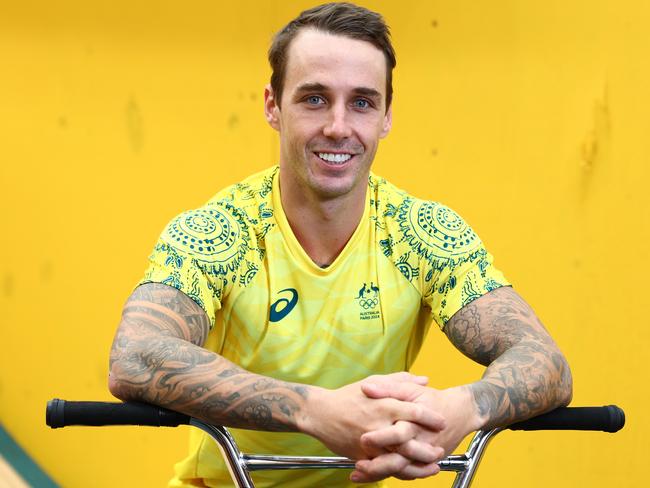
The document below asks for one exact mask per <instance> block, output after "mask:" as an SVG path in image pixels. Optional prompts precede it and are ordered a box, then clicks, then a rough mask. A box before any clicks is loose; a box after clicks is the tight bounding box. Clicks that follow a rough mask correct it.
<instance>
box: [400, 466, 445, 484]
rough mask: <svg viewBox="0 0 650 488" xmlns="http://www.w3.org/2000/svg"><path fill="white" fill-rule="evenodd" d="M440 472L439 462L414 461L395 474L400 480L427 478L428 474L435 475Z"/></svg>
mask: <svg viewBox="0 0 650 488" xmlns="http://www.w3.org/2000/svg"><path fill="white" fill-rule="evenodd" d="M439 472H440V466H438V463H429V464H420V463H412V464H409V465H407V466H406V467H405V468H404V469H402V470H401V471H400V472H399V473H395V474H394V475H393V476H395V478H398V479H400V480H414V479H417V478H427V477H428V476H433V475H434V474H438V473H439Z"/></svg>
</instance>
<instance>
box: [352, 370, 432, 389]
mask: <svg viewBox="0 0 650 488" xmlns="http://www.w3.org/2000/svg"><path fill="white" fill-rule="evenodd" d="M363 383H374V384H378V385H382V384H388V383H413V384H416V385H420V386H426V385H427V384H428V383H429V378H428V377H427V376H421V375H415V374H411V373H409V372H407V371H400V372H399V373H391V374H383V375H379V374H374V375H372V376H368V377H367V378H366V379H365V380H363Z"/></svg>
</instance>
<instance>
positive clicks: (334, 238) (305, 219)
mask: <svg viewBox="0 0 650 488" xmlns="http://www.w3.org/2000/svg"><path fill="white" fill-rule="evenodd" d="M301 188H302V185H297V184H292V183H291V182H290V181H289V180H288V178H286V179H285V178H283V172H282V171H280V197H281V201H282V208H283V210H284V213H285V215H286V217H287V220H288V221H289V225H290V226H291V230H292V231H293V233H294V235H295V236H296V239H297V240H298V242H299V243H300V245H301V246H302V248H303V249H304V250H305V252H306V253H307V255H308V256H309V257H310V258H311V259H312V261H313V262H314V263H316V264H317V265H318V266H321V267H323V266H328V265H330V264H331V263H332V262H334V260H335V259H336V257H337V256H338V255H339V254H340V253H341V251H342V250H343V248H344V247H345V245H346V244H347V242H348V241H349V240H350V238H351V237H352V234H354V231H355V230H356V229H357V227H358V225H359V222H360V220H361V217H362V216H363V212H364V210H365V203H366V191H367V187H366V186H365V185H364V186H363V187H362V188H361V189H360V190H363V191H356V192H355V191H354V190H353V191H351V192H349V193H348V194H346V195H342V196H339V197H336V198H331V199H321V198H318V196H316V195H313V194H312V193H311V192H304V191H292V190H293V189H301Z"/></svg>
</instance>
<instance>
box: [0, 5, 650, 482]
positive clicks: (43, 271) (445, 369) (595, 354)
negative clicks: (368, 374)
mask: <svg viewBox="0 0 650 488" xmlns="http://www.w3.org/2000/svg"><path fill="white" fill-rule="evenodd" d="M311 5H312V4H311V3H307V2H288V1H287V2H284V1H280V0H275V1H267V2H261V1H260V2H254V1H243V2H228V3H226V2H218V1H201V2H198V1H188V2H182V3H181V2H169V1H152V0H146V1H138V2H133V1H128V2H127V1H125V0H115V1H112V2H81V1H73V0H62V1H59V2H46V1H23V2H9V0H2V1H1V3H0V142H1V143H0V178H1V179H0V181H1V186H0V189H1V194H0V202H1V205H2V216H3V219H2V220H3V222H4V223H3V224H2V234H1V239H0V252H1V254H0V256H1V257H2V259H1V261H0V309H1V311H2V313H1V315H0V320H1V323H0V325H1V335H0V344H1V353H0V421H1V422H2V423H3V424H4V426H5V427H6V428H7V429H8V430H9V431H10V432H11V434H12V435H14V436H15V437H16V439H17V440H18V441H19V442H20V443H21V444H22V445H23V446H24V447H25V448H26V449H27V451H28V452H29V453H30V454H31V455H32V456H33V457H34V458H35V459H36V460H37V461H38V462H39V463H41V465H42V466H43V467H44V468H45V469H46V470H47V472H48V473H50V474H51V475H52V476H53V477H54V478H55V479H56V480H57V481H58V482H59V483H61V484H62V485H64V486H66V487H85V486H95V487H108V486H162V485H163V484H164V482H165V481H166V480H167V479H168V478H169V475H170V472H171V465H172V463H173V462H174V461H175V460H177V459H178V458H179V457H180V456H182V455H183V454H184V452H185V449H186V444H187V441H186V437H187V430H186V428H179V429H175V430H172V429H167V430H164V429H158V430H156V429H147V428H129V427H114V428H104V429H90V428H70V429H63V430H57V431H52V430H49V429H48V428H46V427H45V424H44V410H45V402H46V401H47V400H48V399H50V398H53V397H59V398H65V399H70V400H72V399H76V400H89V399H96V400H108V399H110V395H109V393H108V392H107V387H106V376H107V363H108V350H109V346H110V342H111V339H112V335H113V332H114V328H115V326H116V324H117V323H118V320H119V315H120V310H121V306H122V304H123V302H124V300H125V299H126V297H127V295H128V294H129V292H130V289H131V287H132V286H133V284H134V283H136V281H137V280H138V279H139V277H140V276H141V274H142V272H143V270H144V266H145V259H146V256H147V255H148V253H149V251H150V249H151V247H152V245H153V244H154V241H155V239H156V237H157V235H158V233H159V232H160V231H161V229H162V228H163V226H164V224H165V223H166V222H167V221H168V220H169V219H170V218H171V217H172V216H174V215H175V214H177V213H178V212H180V211H181V210H183V209H187V208H191V207H195V206H198V205H200V204H201V203H202V202H204V201H205V200H207V199H208V198H209V197H210V196H211V195H212V194H213V193H214V192H216V190H218V189H220V188H221V187H223V186H225V185H227V184H230V183H233V182H235V181H238V180H239V179H241V178H243V177H244V176H246V175H248V174H250V173H252V172H254V171H257V170H259V169H262V168H264V167H267V166H268V165H270V164H273V163H275V162H276V161H277V154H278V143H277V138H276V134H275V133H274V132H273V131H272V130H271V129H269V128H268V127H267V126H266V123H265V121H264V119H263V115H262V93H263V87H264V83H265V82H266V80H267V79H268V78H269V75H270V72H269V69H268V67H267V63H266V59H265V54H266V49H267V47H268V44H269V40H270V38H271V36H272V34H273V33H274V32H275V31H276V30H278V29H279V28H280V27H281V26H282V25H283V24H284V23H285V22H287V21H288V20H290V19H291V18H292V17H293V16H294V15H296V14H297V13H298V12H299V11H300V10H301V9H302V8H304V7H307V6H311ZM364 5H367V6H368V7H370V8H374V9H376V10H379V11H381V12H382V13H383V14H384V15H385V17H386V19H387V20H388V22H389V24H390V25H391V27H392V30H393V37H394V43H395V47H396V50H397V54H398V66H397V71H396V73H395V102H394V129H393V132H392V134H391V135H390V136H389V137H388V139H387V140H386V141H385V143H383V146H382V147H381V148H380V151H379V155H378V158H377V161H376V164H375V171H376V172H377V173H378V174H380V175H383V176H386V177H387V178H389V179H391V180H392V181H393V182H394V183H396V184H398V185H399V186H402V187H404V188H406V189H408V190H409V191H411V192H412V193H414V194H416V195H418V196H421V197H426V198H430V199H435V200H440V201H442V202H445V203H446V204H448V205H450V206H452V207H453V208H455V209H456V210H457V211H458V212H459V213H460V214H461V215H463V216H464V217H465V218H466V219H467V220H469V222H470V223H471V224H472V225H473V226H474V228H475V229H476V230H477V231H478V232H479V234H480V235H481V236H482V238H483V240H484V241H485V242H486V243H487V245H488V248H489V249H490V250H491V252H492V253H493V254H494V255H495V256H496V263H497V265H498V266H499V267H500V268H501V269H502V270H503V271H504V272H505V273H506V275H507V276H508V278H509V279H510V280H511V281H512V282H513V283H514V284H515V285H516V287H517V289H518V290H519V291H520V292H521V293H522V294H523V295H524V296H525V297H526V298H527V299H528V301H529V302H531V304H532V305H533V306H534V308H535V309H536V310H537V312H538V313H539V315H540V316H541V317H542V319H543V321H544V322H545V323H546V325H547V326H548V328H549V329H550V331H551V333H552V334H553V336H554V337H555V338H556V339H557V341H558V342H559V344H560V345H561V347H562V349H563V350H564V351H565V353H566V355H567V356H568V358H569V361H570V363H571V365H572V369H573V374H574V384H575V395H574V405H602V404H609V403H616V404H619V405H621V406H622V407H624V408H625V410H626V412H627V419H628V423H627V426H626V427H625V429H624V430H623V431H622V432H621V433H619V434H616V435H609V434H604V433H505V434H502V436H501V437H500V438H497V439H496V441H494V443H493V444H492V446H491V448H490V449H489V450H488V452H487V455H486V458H485V460H484V464H483V466H482V469H481V470H480V471H479V475H478V478H477V483H476V486H478V487H481V486H497V485H498V486H530V487H546V486H557V487H560V486H566V487H570V486H578V485H581V486H589V487H609V486H629V487H632V486H641V485H642V484H643V483H644V481H643V480H644V467H645V466H644V464H642V463H643V461H644V459H645V457H646V456H647V453H648V449H647V438H648V435H650V429H649V421H648V414H647V405H648V400H649V399H650V398H649V395H648V393H647V382H646V381H645V380H644V379H643V378H644V377H645V374H646V371H647V367H648V362H647V358H648V354H647V344H648V341H649V339H650V334H649V332H648V329H649V325H650V324H649V323H648V318H647V308H646V307H647V303H648V300H647V298H645V297H646V296H647V294H648V277H649V276H650V264H649V260H648V245H647V239H648V237H649V232H650V228H649V224H648V221H649V215H650V191H649V190H648V189H647V184H648V181H649V178H648V177H649V169H648V167H649V159H650V158H649V156H650V137H649V136H650V134H648V127H649V122H650V120H649V119H650V116H649V115H648V114H650V92H649V90H648V87H649V86H650V56H649V55H648V53H649V51H650V49H649V48H650V34H649V32H650V31H649V30H648V26H649V25H650V7H649V6H648V3H647V2H643V1H640V0H639V1H636V2H635V1H633V0H621V1H613V0H610V1H605V0H580V1H578V0H575V1H569V2H566V1H560V0H549V1H545V2H529V1H524V0H520V1H515V0H511V1H505V0H497V1H488V0H481V1H469V0H463V1H459V0H454V1H452V0H446V1H433V2H424V1H423V2H417V1H407V0H401V1H399V2H398V1H393V2H391V1H372V2H364ZM415 369H416V371H417V372H419V373H426V374H428V375H429V376H430V377H431V383H432V385H434V386H439V387H444V386H449V385H453V384H458V383H461V382H468V381H471V380H473V379H475V378H477V377H478V376H479V375H480V373H481V368H480V367H478V366H475V365H473V364H471V363H470V362H469V360H466V359H464V358H463V357H461V356H460V355H459V354H458V353H456V352H455V351H454V350H453V348H452V347H451V346H449V345H448V343H447V342H446V340H445V338H444V336H443V335H442V334H441V333H440V332H439V331H437V330H432V333H431V334H430V336H429V338H428V340H427V343H426V346H425V348H424V350H423V352H422V354H421V356H420V358H419V359H418V362H417V366H416V368H415ZM451 479H452V476H451V475H450V474H448V473H443V474H442V475H440V476H439V477H438V478H436V479H433V480H427V481H421V482H418V483H415V484H413V485H411V486H449V485H450V483H451ZM390 486H402V485H401V484H400V483H398V482H391V484H390Z"/></svg>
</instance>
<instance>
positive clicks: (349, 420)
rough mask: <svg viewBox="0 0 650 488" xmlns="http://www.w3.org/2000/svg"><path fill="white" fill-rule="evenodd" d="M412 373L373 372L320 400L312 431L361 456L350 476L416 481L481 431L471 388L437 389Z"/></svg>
mask: <svg viewBox="0 0 650 488" xmlns="http://www.w3.org/2000/svg"><path fill="white" fill-rule="evenodd" d="M427 382H428V380H427V378H426V377H422V376H414V375H411V374H409V373H405V372H404V373H393V374H389V375H375V376H370V377H368V378H366V379H364V380H362V381H360V382H356V383H352V384H350V385H346V386H344V387H342V388H339V389H337V390H328V391H327V392H328V393H327V394H324V395H321V396H318V397H317V398H316V399H315V403H316V405H317V407H316V409H315V410H313V411H312V412H313V416H311V418H312V419H313V423H312V425H311V428H310V429H309V428H308V429H306V431H307V433H310V434H311V435H314V436H315V437H317V438H318V439H319V440H320V441H321V442H323V443H324V444H325V445H326V446H327V447H329V448H330V449H331V450H332V451H334V452H336V453H338V454H341V455H343V456H347V457H349V458H351V459H356V460H357V462H356V465H355V469H354V471H353V472H352V473H351V475H350V480H351V481H353V482H356V483H368V482H373V481H378V480H381V479H384V478H387V477H389V476H394V477H396V478H399V479H407V480H410V479H415V478H425V477H428V476H432V475H434V474H436V473H438V472H439V471H440V467H439V466H438V464H437V463H438V461H440V460H441V459H443V458H444V457H445V456H446V455H448V454H450V453H452V452H453V450H454V449H455V448H456V447H457V446H458V444H459V443H460V442H461V441H462V439H463V438H464V437H465V436H466V435H467V434H469V433H470V432H472V431H474V430H478V429H480V427H481V425H480V419H479V417H478V413H477V412H476V407H475V404H474V401H473V398H472V395H471V392H470V391H469V389H468V388H467V387H463V386H460V387H454V388H449V389H446V390H436V389H434V388H429V387H427V386H426V384H427Z"/></svg>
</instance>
